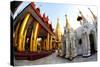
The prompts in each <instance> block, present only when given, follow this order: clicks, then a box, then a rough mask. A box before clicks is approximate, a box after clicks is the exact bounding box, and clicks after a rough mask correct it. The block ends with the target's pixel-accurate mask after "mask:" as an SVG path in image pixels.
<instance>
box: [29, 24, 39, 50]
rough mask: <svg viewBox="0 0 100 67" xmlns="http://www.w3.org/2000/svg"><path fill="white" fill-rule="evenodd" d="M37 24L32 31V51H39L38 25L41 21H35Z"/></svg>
mask: <svg viewBox="0 0 100 67" xmlns="http://www.w3.org/2000/svg"><path fill="white" fill-rule="evenodd" d="M34 24H35V26H34V28H33V31H32V35H31V40H30V51H31V52H37V43H38V42H37V36H38V35H37V34H38V27H39V23H38V22H34Z"/></svg>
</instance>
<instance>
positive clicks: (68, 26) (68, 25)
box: [65, 15, 70, 32]
mask: <svg viewBox="0 0 100 67" xmlns="http://www.w3.org/2000/svg"><path fill="white" fill-rule="evenodd" d="M65 18H66V27H67V29H68V32H70V24H69V22H68V18H67V15H65Z"/></svg>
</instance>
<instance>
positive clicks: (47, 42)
mask: <svg viewBox="0 0 100 67" xmlns="http://www.w3.org/2000/svg"><path fill="white" fill-rule="evenodd" d="M49 37H50V34H49V33H48V34H47V39H46V50H49Z"/></svg>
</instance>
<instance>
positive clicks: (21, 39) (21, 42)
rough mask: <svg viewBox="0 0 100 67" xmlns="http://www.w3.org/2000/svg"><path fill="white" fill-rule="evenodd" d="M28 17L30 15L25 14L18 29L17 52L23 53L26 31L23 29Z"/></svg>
mask: <svg viewBox="0 0 100 67" xmlns="http://www.w3.org/2000/svg"><path fill="white" fill-rule="evenodd" d="M29 17H30V14H27V15H26V16H25V18H24V20H23V22H22V24H21V27H20V31H19V39H18V51H24V47H23V46H24V42H25V37H26V36H25V35H26V31H25V27H26V24H27V21H28V19H29Z"/></svg>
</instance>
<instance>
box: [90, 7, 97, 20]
mask: <svg viewBox="0 0 100 67" xmlns="http://www.w3.org/2000/svg"><path fill="white" fill-rule="evenodd" d="M88 9H89V11H90V12H91V14H92V16H93V18H94V20H95V19H96V16H95V15H94V13H93V12H92V11H91V10H90V8H88Z"/></svg>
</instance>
